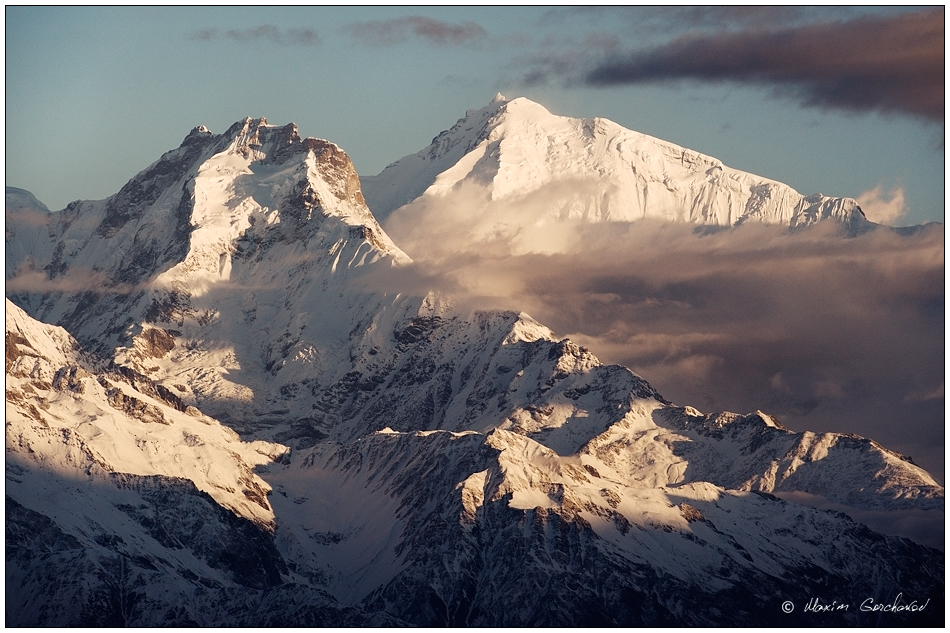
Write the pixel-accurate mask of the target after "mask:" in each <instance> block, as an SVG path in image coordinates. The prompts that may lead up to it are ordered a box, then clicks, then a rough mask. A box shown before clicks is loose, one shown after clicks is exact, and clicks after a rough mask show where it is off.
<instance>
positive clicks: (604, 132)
mask: <svg viewBox="0 0 950 633" xmlns="http://www.w3.org/2000/svg"><path fill="white" fill-rule="evenodd" d="M363 182H364V193H365V195H366V198H367V201H368V204H369V206H370V208H371V209H372V210H373V212H374V214H375V215H376V216H377V218H379V219H381V220H383V221H386V220H387V219H388V218H389V216H390V215H391V214H392V213H394V212H395V211H396V210H397V209H399V208H400V207H402V206H403V205H406V204H408V203H410V202H413V201H414V200H417V199H421V200H431V201H437V200H441V199H443V198H446V197H452V196H457V195H459V191H460V189H461V188H463V185H464V188H465V189H466V194H465V195H466V196H469V197H471V196H474V197H476V198H479V197H480V198H481V199H483V202H482V203H481V204H484V205H489V204H492V203H498V202H517V201H520V200H523V199H525V197H526V196H528V195H533V196H535V197H537V196H538V195H540V194H539V193H538V192H543V196H544V200H545V201H546V202H545V204H538V205H536V207H537V211H536V212H533V213H528V214H522V216H523V217H522V218H521V219H520V221H521V222H523V223H525V224H524V226H525V227H530V226H532V225H540V224H545V223H549V222H556V221H563V220H582V221H588V222H592V221H627V222H629V221H635V220H640V219H645V218H651V219H657V220H664V221H674V222H688V223H692V224H704V225H714V226H733V225H737V224H741V223H743V222H747V221H755V222H762V223H766V224H779V225H785V226H789V227H799V226H806V225H811V224H814V223H816V222H819V221H822V220H826V219H831V220H833V221H836V222H839V223H841V224H844V225H845V226H846V227H847V228H848V229H851V230H859V229H861V228H862V227H865V226H867V224H868V223H867V220H866V219H865V218H864V214H863V213H862V212H861V210H860V208H859V207H858V205H857V203H856V202H855V201H854V200H853V199H851V198H829V197H826V196H822V195H820V194H816V195H813V196H808V197H805V196H802V195H801V194H799V193H798V192H796V191H794V190H793V189H791V188H790V187H788V186H787V185H784V184H782V183H780V182H777V181H774V180H771V179H767V178H762V177H759V176H755V175H753V174H749V173H746V172H742V171H739V170H736V169H732V168H729V167H727V166H725V165H723V164H722V161H720V160H718V159H716V158H714V157H711V156H706V155H704V154H701V153H699V152H695V151H693V150H689V149H686V148H683V147H680V146H678V145H675V144H673V143H669V142H666V141H662V140H660V139H657V138H654V137H651V136H648V135H646V134H641V133H639V132H634V131H632V130H628V129H626V128H624V127H622V126H620V125H618V124H616V123H614V122H612V121H609V120H607V119H603V118H596V117H595V118H583V119H580V118H572V117H565V116H559V115H555V114H552V113H551V112H549V111H548V110H547V109H546V108H545V107H544V106H542V105H541V104H538V103H536V102H534V101H531V100H530V99H527V98H525V97H518V98H515V99H511V100H508V99H503V100H497V99H496V100H493V101H492V102H491V103H490V104H489V105H488V106H486V107H484V108H481V109H479V110H470V111H468V112H467V113H466V116H465V117H464V118H462V119H460V120H459V121H458V122H457V123H456V124H455V125H454V126H453V127H452V128H451V129H449V130H446V131H445V132H442V133H441V134H439V135H438V136H436V137H435V138H434V139H433V141H432V143H431V144H430V145H429V147H427V148H425V149H423V150H421V151H420V152H418V153H416V154H414V155H410V156H406V157H404V158H402V159H400V160H398V161H396V162H395V163H393V164H391V165H389V166H388V167H387V168H386V169H385V170H383V172H382V173H380V174H378V175H377V176H373V177H364V179H363ZM479 192H480V193H479ZM453 201H454V202H455V203H458V204H461V202H459V201H458V200H455V199H454V198H453ZM466 201H467V200H466ZM450 204H451V203H450ZM458 204H456V205H455V206H458ZM422 206H425V205H422ZM406 213H407V214H408V216H407V217H406V218H405V221H406V222H407V223H408V224H413V223H423V219H422V218H416V217H415V216H412V214H413V213H417V211H416V210H410V211H407V212H406ZM409 216H411V217H409ZM492 230H493V228H492V227H489V228H488V229H486V232H488V233H489V234H490V233H491V231H492Z"/></svg>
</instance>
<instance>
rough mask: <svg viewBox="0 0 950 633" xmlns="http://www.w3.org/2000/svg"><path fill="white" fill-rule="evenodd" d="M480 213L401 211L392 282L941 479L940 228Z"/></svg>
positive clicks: (673, 389)
mask: <svg viewBox="0 0 950 633" xmlns="http://www.w3.org/2000/svg"><path fill="white" fill-rule="evenodd" d="M543 199H544V198H543V196H539V197H537V198H535V203H538V204H540V203H541V201H543ZM485 204H486V203H485V201H484V200H482V199H481V198H478V197H477V196H476V197H473V196H471V195H466V194H465V192H464V191H459V192H457V194H456V196H455V197H449V198H447V199H443V200H441V201H440V203H439V204H431V203H429V202H425V201H417V202H416V203H413V204H412V205H409V206H407V207H403V208H402V209H401V210H397V211H396V212H395V213H394V214H393V215H392V216H391V217H390V219H389V220H388V221H387V224H386V228H387V231H389V232H390V234H391V236H392V237H393V239H394V240H395V241H396V243H397V244H399V245H400V246H401V247H402V248H403V249H404V250H405V251H406V252H407V253H408V254H409V255H410V256H411V257H414V258H415V261H416V263H415V264H414V265H412V266H410V267H408V268H406V269H402V270H396V271H394V272H393V275H395V276H397V277H399V279H395V280H389V283H399V284H402V285H403V286H407V287H409V288H411V289H412V290H414V291H416V292H425V291H427V290H429V289H431V288H433V287H435V288H439V289H442V290H444V291H446V292H449V293H453V294H454V295H456V296H457V297H459V301H460V302H461V303H462V304H465V303H470V304H471V306H472V307H482V308H484V307H493V308H506V309H513V310H521V311H525V312H527V313H529V314H530V315H531V316H533V317H535V318H536V319H538V320H539V321H541V322H542V323H544V324H545V325H548V326H549V327H552V328H553V329H554V330H555V331H556V332H557V333H558V335H560V336H569V337H571V338H572V339H574V340H575V341H577V342H578V343H581V344H584V345H586V346H588V347H590V348H591V350H592V351H593V352H594V353H595V354H597V355H598V356H599V357H600V358H601V359H602V360H604V361H606V362H613V363H620V364H623V365H626V366H628V367H631V368H632V369H633V370H634V371H636V372H638V373H640V374H641V375H643V376H644V377H645V378H646V379H647V380H648V381H650V383H651V384H653V385H654V386H655V387H656V388H657V389H658V390H659V391H660V393H662V394H663V395H664V396H665V397H667V398H669V399H671V400H673V401H675V402H677V403H679V404H690V405H692V406H695V407H697V408H699V409H701V410H703V411H706V412H713V411H721V410H730V411H737V412H748V411H753V410H755V409H762V410H764V411H767V412H769V413H772V414H774V415H776V416H777V417H778V418H779V419H781V420H782V421H783V422H784V423H785V424H787V425H788V426H789V427H791V428H793V429H796V430H805V429H809V430H815V431H836V432H845V433H857V434H860V435H864V436H866V437H871V438H873V439H876V440H878V441H880V442H881V443H882V444H884V445H885V446H887V447H888V448H891V449H893V450H897V451H899V452H902V453H905V454H909V455H911V456H912V457H913V458H914V459H915V461H916V462H917V463H919V464H921V465H923V466H924V467H926V468H927V469H928V470H929V471H930V472H931V473H933V474H934V475H935V476H937V477H938V478H941V480H942V477H943V455H944V452H943V445H944V428H943V422H944V411H943V408H944V405H943V403H944V395H943V380H944V372H943V368H944V339H945V335H944V307H943V304H944V243H943V232H942V226H937V225H935V226H934V227H933V228H931V229H929V230H927V229H925V230H921V231H918V232H917V233H915V234H913V235H899V234H897V233H895V232H893V231H891V230H889V229H886V228H881V229H878V230H875V231H872V232H869V233H867V234H865V235H861V236H858V237H854V238H846V237H843V236H841V235H840V234H839V233H838V232H837V231H836V230H835V227H824V228H821V227H818V228H815V229H812V230H807V231H799V232H789V231H787V230H784V229H781V228H777V227H768V226H761V225H751V224H750V225H744V226H742V227H740V228H737V229H729V230H725V231H721V232H716V233H712V234H706V235H700V234H697V233H696V232H695V229H694V227H693V226H691V225H669V224H665V225H663V224H652V223H649V222H638V223H618V222H609V223H600V224H593V223H582V222H555V221H552V222H550V223H549V224H547V225H544V226H524V225H522V224H521V222H520V217H522V211H521V210H519V208H518V205H517V204H514V205H510V204H507V203H506V204H502V203H489V204H488V206H487V207H486V206H485Z"/></svg>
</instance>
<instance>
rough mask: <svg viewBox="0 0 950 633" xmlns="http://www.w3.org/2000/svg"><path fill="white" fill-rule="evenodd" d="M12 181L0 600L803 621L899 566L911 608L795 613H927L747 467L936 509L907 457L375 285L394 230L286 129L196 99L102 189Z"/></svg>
mask: <svg viewBox="0 0 950 633" xmlns="http://www.w3.org/2000/svg"><path fill="white" fill-rule="evenodd" d="M512 105H513V106H514V108H515V109H516V108H519V107H522V106H524V107H530V106H528V105H526V104H516V103H514V102H512V104H509V109H511V106H512ZM498 107H499V108H500V106H498ZM505 111H506V112H507V111H508V110H505ZM486 112H487V111H486ZM483 114H485V113H483ZM479 116H481V115H479ZM492 116H493V115H492ZM483 118H486V119H487V118H490V116H487V115H486V117H483ZM568 123H569V124H570V125H574V123H571V122H568ZM568 123H565V124H564V125H568ZM499 125H500V124H499ZM463 127H464V126H463ZM473 130H474V127H473ZM592 134H593V132H592ZM451 136H452V135H451V134H450V135H449V136H448V137H446V138H444V139H442V141H440V143H439V147H443V145H444V148H443V150H444V152H443V154H442V155H443V156H448V155H450V154H452V152H455V153H462V154H463V155H469V154H470V153H471V152H472V151H473V149H472V148H468V149H466V148H467V147H468V145H465V147H461V146H460V145H459V144H458V143H456V144H453V142H452V138H454V137H452V138H449V137H451ZM490 136H491V132H489V134H488V136H486V137H485V139H481V140H478V143H475V146H479V143H481V142H482V141H486V142H489V143H491V142H495V141H489V140H488V139H489V137H490ZM593 137H597V134H593ZM593 137H592V138H593ZM459 138H461V137H459ZM478 138H479V135H478V134H476V136H475V139H478ZM598 142H599V141H598ZM475 146H473V147H475ZM611 146H613V145H611ZM440 151H441V150H440ZM436 154H437V155H438V152H436ZM452 155H453V156H454V154H452ZM499 173H501V172H499ZM499 182H500V181H499ZM499 187H500V185H499ZM499 191H501V190H500V189H499ZM29 211H30V210H29V209H28V210H27V211H22V212H18V213H19V214H12V215H9V216H8V223H7V271H8V272H7V275H8V277H7V279H8V297H9V298H10V299H12V303H11V302H10V301H9V300H8V306H7V334H6V337H7V348H6V358H7V362H6V370H7V432H6V437H7V508H8V510H7V512H8V520H7V604H8V611H7V618H8V621H9V622H11V623H14V622H15V623H17V624H21V625H33V626H39V625H59V626H66V625H77V624H93V625H95V624H99V625H105V624H134V625H142V626H149V625H158V624H182V625H184V624H199V625H246V626H269V625H288V626H300V625H303V624H305V623H306V624H307V625H312V624H313V623H314V622H316V623H321V624H324V625H328V626H329V625H335V626H338V625H367V624H370V625H371V624H376V625H389V624H395V623H411V624H418V625H443V624H451V625H516V626H521V625H537V624H547V625H592V624H599V625H604V624H613V625H636V624H679V625H684V624H737V625H750V626H751V625H761V624H790V623H798V624H813V623H814V619H809V617H810V616H806V615H805V614H804V613H802V610H803V608H804V605H805V603H806V602H807V600H808V599H810V598H812V597H815V596H818V597H821V598H823V599H826V600H827V601H831V600H833V599H837V600H838V601H839V602H841V601H850V602H855V603H859V602H860V601H861V600H864V599H866V598H873V599H875V600H877V601H888V600H892V599H894V597H895V596H896V595H897V594H898V593H902V592H903V593H902V595H903V596H904V598H905V599H906V600H908V601H909V600H918V601H920V602H921V603H922V602H923V601H925V600H927V599H930V600H931V606H930V607H928V608H927V609H925V610H923V611H919V610H918V611H910V610H907V611H906V612H901V613H900V614H893V616H889V617H892V618H893V619H887V620H886V621H882V620H880V614H873V613H872V614H871V615H866V614H864V613H862V612H860V611H858V610H857V607H855V608H853V609H851V610H850V611H843V612H836V613H835V614H833V615H830V616H829V618H828V619H827V620H823V621H822V623H832V624H840V625H845V624H847V625H853V624H873V623H890V624H900V625H903V624H912V623H931V624H932V623H939V622H942V618H943V605H942V596H943V569H944V561H943V554H942V553H941V552H940V551H938V550H935V549H931V548H929V547H925V546H922V545H919V544H916V543H913V542H911V541H908V540H906V539H902V538H897V537H894V536H884V535H882V534H878V533H875V532H872V531H871V530H870V529H868V528H867V527H866V526H865V525H862V524H860V523H856V522H854V521H852V520H851V519H850V518H848V516H846V515H844V514H841V513H838V512H828V511H823V510H818V509H815V508H813V507H810V506H806V505H801V504H799V503H796V502H794V501H783V500H781V499H778V498H777V497H774V496H773V495H772V493H775V494H781V495H785V496H789V495H791V496H792V497H794V495H799V498H805V496H809V497H815V498H819V497H820V498H821V499H824V500H826V501H828V502H829V503H835V504H838V505H840V506H843V507H847V508H850V509H854V510H859V511H863V512H878V513H896V514H893V516H897V515H898V514H900V513H905V512H908V511H913V512H924V513H933V516H935V517H936V516H938V515H939V516H940V517H942V511H943V488H942V487H941V486H940V485H939V484H937V482H935V481H934V480H933V479H932V478H931V477H930V476H929V475H928V474H927V473H926V472H925V471H923V470H922V469H920V468H918V467H917V466H915V465H914V464H912V463H911V462H909V461H907V460H905V459H903V458H901V456H899V455H896V454H894V453H892V452H890V451H887V450H886V449H884V448H883V447H881V446H879V445H877V444H876V443H874V442H872V441H870V440H866V439H863V438H857V437H852V436H842V435H838V434H821V435H819V434H813V433H793V432H791V431H788V430H787V429H785V428H783V427H782V426H781V424H780V423H779V422H778V421H776V420H774V419H773V418H772V417H771V416H769V415H768V414H765V413H761V412H756V413H753V414H750V415H746V416H740V415H736V414H729V413H719V414H708V415H707V414H703V413H701V412H699V411H696V410H695V409H692V408H689V407H678V406H675V405H674V404H672V403H670V402H668V401H667V400H666V399H664V398H663V397H662V396H661V395H660V394H658V393H657V392H656V390H654V389H653V388H652V387H651V386H650V385H649V383H647V382H646V381H645V380H644V379H643V378H641V377H639V376H637V375H636V374H634V373H633V372H631V371H629V370H628V369H626V368H623V367H619V366H605V365H603V364H601V363H600V361H599V360H598V359H597V358H596V357H595V356H594V355H593V354H592V353H591V352H590V351H589V350H586V349H584V348H582V347H579V346H577V345H575V344H574V343H572V342H571V341H569V340H566V339H565V340H558V339H557V338H556V337H555V336H554V334H553V333H552V332H551V331H550V330H549V329H548V328H546V327H544V326H543V325H541V324H539V323H537V322H535V321H534V320H533V319H531V318H530V317H529V316H527V315H525V314H520V313H515V312H499V311H471V310H468V309H462V308H459V307H457V306H455V305H454V304H453V301H452V299H451V298H449V297H444V296H438V295H435V294H429V295H426V296H416V295H414V294H412V293H406V292H403V291H401V289H400V288H399V287H398V286H397V285H392V284H391V285H389V286H387V280H390V279H393V278H394V277H392V276H387V275H388V273H389V272H391V271H392V270H393V268H394V267H395V268H398V267H399V266H400V265H402V264H403V263H405V262H407V261H408V258H407V257H406V255H405V254H403V253H402V251H401V250H400V249H399V248H398V247H397V246H396V245H395V244H393V242H392V241H391V240H390V239H389V237H388V236H387V235H386V233H385V232H384V231H383V230H382V228H381V227H380V226H379V224H378V223H377V222H376V221H375V219H374V218H373V215H372V214H371V213H370V212H369V210H368V209H367V207H366V205H365V204H364V201H363V198H362V193H361V189H360V182H359V179H358V178H357V176H356V174H355V172H354V171H353V168H352V165H351V164H350V162H349V160H348V159H347V158H346V155H345V154H344V153H343V152H342V150H340V149H339V148H338V147H336V146H335V145H333V144H331V143H328V142H326V141H319V140H316V139H300V137H299V136H298V135H297V131H296V128H295V127H294V126H292V125H288V126H283V127H275V126H270V125H267V124H266V122H265V121H264V120H263V119H260V120H252V119H247V120H245V121H243V122H238V123H236V124H235V125H234V126H232V127H231V128H230V129H229V130H228V131H227V132H226V133H225V134H222V135H213V134H211V133H210V132H209V131H207V130H206V129H204V128H196V129H195V130H193V131H192V132H191V134H189V135H188V137H186V139H185V141H184V142H183V144H182V146H181V147H180V148H179V149H177V150H174V151H172V152H169V153H168V154H166V155H165V156H163V157H162V159H161V160H160V161H158V162H157V163H155V164H154V165H152V166H151V167H149V168H148V169H146V170H145V171H143V172H142V173H141V174H139V175H138V176H136V177H135V178H134V179H133V180H132V181H130V183H129V184H128V185H126V187H124V188H123V189H122V191H120V192H119V193H118V194H116V196H113V197H112V198H109V199H108V200H104V201H98V202H80V203H74V204H73V205H70V207H68V208H67V209H65V210H64V211H61V212H58V213H53V214H49V215H48V216H44V217H43V218H42V222H36V221H35V220H36V217H37V216H35V214H34V215H24V214H27V213H29ZM381 288H382V289H381ZM14 304H15V305H14ZM17 306H20V307H17ZM20 308H23V309H22V310H21V309H20ZM36 319H39V320H46V321H50V322H54V323H56V324H57V325H59V326H61V327H54V326H52V325H46V324H44V323H41V322H39V321H38V320H36ZM235 431H236V433H235ZM889 516H890V515H889ZM786 600H791V601H793V603H794V604H795V605H797V610H796V611H795V613H794V614H792V615H789V614H787V613H784V612H783V611H782V608H781V607H782V603H783V602H784V601H786ZM938 603H939V604H938ZM10 605H20V606H19V607H18V608H17V610H16V611H15V612H14V611H13V607H12V606H10ZM875 617H876V618H878V619H874V618H875Z"/></svg>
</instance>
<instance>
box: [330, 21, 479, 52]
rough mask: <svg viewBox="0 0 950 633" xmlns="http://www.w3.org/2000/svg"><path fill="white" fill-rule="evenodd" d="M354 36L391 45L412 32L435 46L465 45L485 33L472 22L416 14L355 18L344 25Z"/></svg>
mask: <svg viewBox="0 0 950 633" xmlns="http://www.w3.org/2000/svg"><path fill="white" fill-rule="evenodd" d="M346 30H347V31H349V33H350V35H352V36H353V37H354V38H355V39H357V40H359V41H361V42H363V43H364V44H369V45H372V46H392V45H394V44H399V43H402V42H405V41H406V40H408V39H409V37H410V36H416V37H418V38H420V39H422V40H424V41H426V42H427V43H429V44H435V45H437V46H465V45H470V44H475V43H478V42H480V41H482V40H484V39H486V38H487V37H488V32H487V31H486V30H485V29H484V28H482V27H481V26H480V25H478V24H476V23H475V22H465V23H464V24H454V23H452V22H442V21H440V20H434V19H432V18H427V17H423V16H419V15H413V16H407V17H402V18H393V19H391V20H382V21H377V20H373V21H369V22H356V23H353V24H350V25H349V26H347V27H346Z"/></svg>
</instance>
